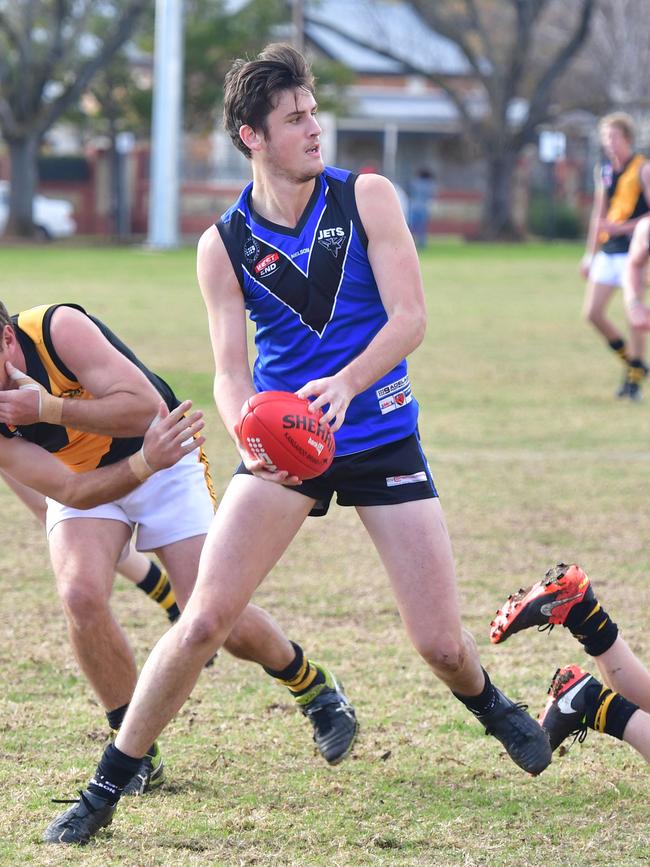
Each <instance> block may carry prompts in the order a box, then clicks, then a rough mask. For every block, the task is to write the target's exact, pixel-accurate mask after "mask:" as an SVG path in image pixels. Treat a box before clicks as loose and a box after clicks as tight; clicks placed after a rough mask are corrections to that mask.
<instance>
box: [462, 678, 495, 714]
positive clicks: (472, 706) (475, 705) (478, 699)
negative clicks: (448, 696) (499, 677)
mask: <svg viewBox="0 0 650 867" xmlns="http://www.w3.org/2000/svg"><path fill="white" fill-rule="evenodd" d="M481 671H482V672H483V674H484V675H485V684H484V686H483V689H482V691H481V692H480V693H479V694H478V695H460V693H458V692H454V693H453V694H454V695H455V696H456V698H457V699H458V700H459V701H462V703H463V704H464V705H465V707H466V708H467V709H468V710H470V711H471V712H472V713H473V714H474V716H483V714H486V713H489V712H490V711H491V710H492V708H493V707H494V706H495V704H496V703H497V698H498V696H497V691H496V689H495V688H494V686H493V684H492V681H491V680H490V676H489V674H488V673H487V671H486V670H485V669H484V668H482V669H481Z"/></svg>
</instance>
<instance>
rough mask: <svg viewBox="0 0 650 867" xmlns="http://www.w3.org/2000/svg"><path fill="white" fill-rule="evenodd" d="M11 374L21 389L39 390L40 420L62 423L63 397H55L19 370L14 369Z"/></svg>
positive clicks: (49, 422)
mask: <svg viewBox="0 0 650 867" xmlns="http://www.w3.org/2000/svg"><path fill="white" fill-rule="evenodd" d="M9 375H10V376H11V378H12V379H13V381H14V382H15V383H17V385H18V388H19V389H20V390H23V389H26V390H27V391H36V392H38V418H39V421H45V422H48V424H61V417H62V416H63V398H62V397H55V396H54V395H53V394H50V393H49V391H47V390H46V389H44V388H43V386H42V385H40V384H39V383H38V382H35V381H34V380H33V379H32V378H31V377H29V376H26V375H25V374H24V373H21V372H20V371H19V370H13V371H12V372H11V373H10V374H9Z"/></svg>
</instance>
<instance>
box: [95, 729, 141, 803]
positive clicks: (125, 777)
mask: <svg viewBox="0 0 650 867" xmlns="http://www.w3.org/2000/svg"><path fill="white" fill-rule="evenodd" d="M141 762H142V758H139V759H134V758H132V757H131V756H127V755H126V753H123V752H121V750H118V748H117V747H116V746H115V744H113V743H110V744H109V745H108V746H107V747H106V749H105V750H104V755H103V756H102V758H101V761H100V763H99V764H98V765H97V770H96V771H95V774H94V776H93V778H92V779H91V781H90V782H89V783H88V792H89V793H90V794H91V795H93V796H94V799H101V800H103V801H104V802H106V803H108V804H117V802H118V801H119V799H120V795H121V794H122V791H123V790H124V787H125V786H126V784H127V783H128V782H129V780H130V779H131V777H132V776H133V775H134V774H135V773H136V771H137V770H138V768H139V767H140V763H141ZM93 803H94V804H95V806H99V804H98V803H97V800H93Z"/></svg>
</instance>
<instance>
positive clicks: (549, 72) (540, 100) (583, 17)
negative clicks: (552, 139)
mask: <svg viewBox="0 0 650 867" xmlns="http://www.w3.org/2000/svg"><path fill="white" fill-rule="evenodd" d="M595 2H596V0H583V2H582V8H581V10H580V19H579V22H578V26H577V27H576V29H575V31H574V32H573V35H572V37H571V39H570V40H569V41H568V42H567V43H566V44H565V45H564V46H563V47H562V48H561V49H560V50H559V51H558V53H557V54H556V56H555V58H554V59H553V60H552V61H551V62H550V63H549V65H548V67H547V69H546V72H545V74H544V75H543V76H542V78H541V79H540V80H539V82H538V83H537V86H536V87H535V89H534V91H533V94H532V96H531V98H530V101H529V108H528V118H527V120H526V123H525V124H524V125H523V126H522V128H521V130H520V131H519V133H518V135H517V141H518V143H521V144H525V143H526V142H527V141H529V139H530V137H531V136H532V134H533V133H534V131H535V127H537V126H539V124H540V123H542V122H543V121H544V120H546V118H547V117H548V102H549V97H550V94H551V90H552V88H553V85H554V84H555V82H556V81H557V79H558V78H559V77H560V76H561V75H562V73H563V72H564V71H565V70H566V68H567V67H568V65H569V63H570V62H571V60H572V59H573V58H574V56H575V55H576V53H577V52H578V50H579V49H580V48H581V46H582V45H583V44H584V42H585V40H586V38H587V35H588V34H589V26H590V24H591V16H592V14H593V11H594V6H595Z"/></svg>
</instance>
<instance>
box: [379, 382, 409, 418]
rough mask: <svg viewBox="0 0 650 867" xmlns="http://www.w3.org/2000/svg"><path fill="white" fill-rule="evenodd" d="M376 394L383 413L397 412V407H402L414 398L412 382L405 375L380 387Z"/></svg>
mask: <svg viewBox="0 0 650 867" xmlns="http://www.w3.org/2000/svg"><path fill="white" fill-rule="evenodd" d="M376 394H377V400H378V401H379V410H380V412H381V414H382V415H386V414H387V413H389V412H395V410H396V409H401V408H402V407H403V406H406V405H407V404H409V403H410V402H411V401H412V400H413V394H412V392H411V382H410V380H409V378H408V376H403V377H402V378H401V379H396V380H395V382H390V383H389V384H388V385H384V386H382V387H381V388H378V389H377V391H376Z"/></svg>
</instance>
